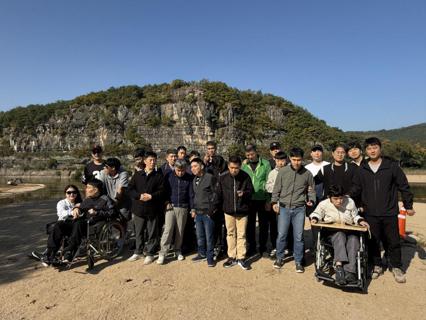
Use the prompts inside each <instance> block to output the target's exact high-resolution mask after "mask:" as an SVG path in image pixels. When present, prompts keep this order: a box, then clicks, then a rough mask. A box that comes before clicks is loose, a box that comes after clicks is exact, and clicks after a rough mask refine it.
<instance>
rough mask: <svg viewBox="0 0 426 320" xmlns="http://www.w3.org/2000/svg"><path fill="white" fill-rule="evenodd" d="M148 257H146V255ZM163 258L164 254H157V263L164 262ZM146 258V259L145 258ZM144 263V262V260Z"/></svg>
mask: <svg viewBox="0 0 426 320" xmlns="http://www.w3.org/2000/svg"><path fill="white" fill-rule="evenodd" d="M147 258H148V257H147ZM164 259H165V256H164V254H160V255H159V256H158V259H157V264H164ZM145 260H146V259H145ZM144 263H145V262H144ZM149 263H151V262H149Z"/></svg>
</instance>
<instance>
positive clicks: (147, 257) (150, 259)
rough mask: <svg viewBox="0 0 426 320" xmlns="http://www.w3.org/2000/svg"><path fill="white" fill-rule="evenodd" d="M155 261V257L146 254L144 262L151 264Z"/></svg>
mask: <svg viewBox="0 0 426 320" xmlns="http://www.w3.org/2000/svg"><path fill="white" fill-rule="evenodd" d="M153 261H154V257H153V256H146V257H145V260H144V261H143V264H150V263H152V262H153Z"/></svg>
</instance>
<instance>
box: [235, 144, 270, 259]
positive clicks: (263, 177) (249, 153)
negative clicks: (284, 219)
mask: <svg viewBox="0 0 426 320" xmlns="http://www.w3.org/2000/svg"><path fill="white" fill-rule="evenodd" d="M246 158H247V159H246V161H245V163H244V164H243V166H242V170H243V171H245V172H246V173H248V175H249V176H250V178H251V182H252V184H253V188H254V192H253V193H252V197H251V204H250V209H249V215H248V222H247V244H248V250H247V257H249V256H252V255H254V254H256V253H257V248H256V247H257V244H256V214H257V216H258V219H259V253H260V254H261V255H263V254H264V253H265V252H266V244H267V241H268V231H269V227H270V225H271V223H272V221H273V219H272V218H271V215H272V212H271V211H270V208H269V207H270V204H269V200H270V197H269V194H268V192H267V191H266V189H265V185H266V181H267V180H268V175H269V172H270V171H271V165H270V164H269V161H268V160H266V159H263V158H261V157H259V155H258V153H257V150H256V146H255V145H253V144H249V145H247V146H246ZM274 218H275V217H274ZM272 238H273V235H271V241H272Z"/></svg>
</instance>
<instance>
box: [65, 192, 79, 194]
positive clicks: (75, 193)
mask: <svg viewBox="0 0 426 320" xmlns="http://www.w3.org/2000/svg"><path fill="white" fill-rule="evenodd" d="M66 194H77V191H67V192H66Z"/></svg>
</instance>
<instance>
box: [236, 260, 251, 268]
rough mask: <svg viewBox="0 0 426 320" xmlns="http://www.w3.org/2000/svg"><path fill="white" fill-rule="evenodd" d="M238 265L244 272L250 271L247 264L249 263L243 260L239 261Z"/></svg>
mask: <svg viewBox="0 0 426 320" xmlns="http://www.w3.org/2000/svg"><path fill="white" fill-rule="evenodd" d="M237 262H238V265H239V266H240V267H241V268H242V269H243V270H250V266H249V265H248V264H247V262H246V261H245V260H243V259H239V260H238V261H237Z"/></svg>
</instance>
